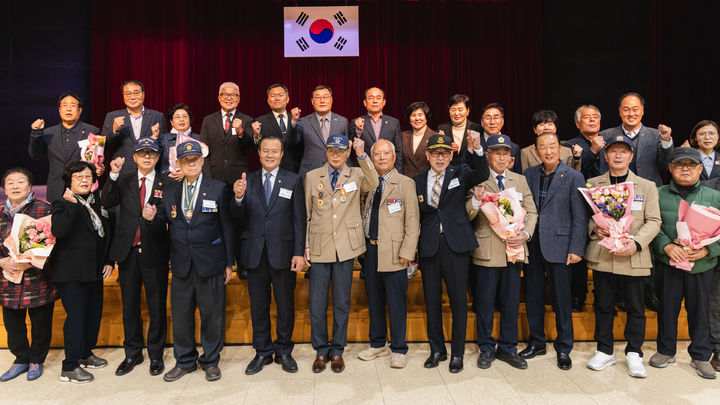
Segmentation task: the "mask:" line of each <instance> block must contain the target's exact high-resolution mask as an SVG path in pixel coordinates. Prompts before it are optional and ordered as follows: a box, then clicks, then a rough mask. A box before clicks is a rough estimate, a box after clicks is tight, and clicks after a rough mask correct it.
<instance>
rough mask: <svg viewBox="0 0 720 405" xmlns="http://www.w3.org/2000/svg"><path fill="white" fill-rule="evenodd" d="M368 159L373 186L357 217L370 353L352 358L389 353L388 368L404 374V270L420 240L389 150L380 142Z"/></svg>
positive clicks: (407, 189)
mask: <svg viewBox="0 0 720 405" xmlns="http://www.w3.org/2000/svg"><path fill="white" fill-rule="evenodd" d="M370 154H371V155H372V160H373V163H374V165H375V170H377V173H378V175H379V178H378V180H379V185H378V186H377V188H376V189H375V190H373V191H370V192H369V193H368V194H367V198H366V200H365V210H364V212H363V220H364V225H365V227H364V231H365V237H366V238H367V239H366V248H367V251H366V252H365V291H366V292H367V300H368V312H369V315H370V347H369V348H367V349H365V350H363V351H361V352H360V353H358V358H360V359H362V360H373V359H375V358H378V357H385V356H387V355H389V354H390V352H392V356H391V357H390V367H392V368H404V367H405V366H406V365H407V356H406V354H407V351H408V347H407V344H406V343H405V332H406V323H407V309H406V306H405V302H406V300H407V288H408V278H407V272H406V271H405V270H406V268H407V265H408V263H410V262H411V261H412V260H413V259H414V258H415V252H416V250H417V242H418V237H419V234H420V215H419V208H418V200H417V196H416V195H415V182H414V181H413V179H411V178H409V177H407V176H403V175H402V174H400V173H398V171H397V170H396V169H394V165H395V159H396V155H395V145H393V144H392V143H391V142H389V141H388V140H385V139H381V140H379V141H377V142H376V143H375V144H374V145H373V146H372V149H371V152H370ZM385 304H387V307H388V313H389V315H390V350H388V348H387V347H386V344H387V323H386V322H385Z"/></svg>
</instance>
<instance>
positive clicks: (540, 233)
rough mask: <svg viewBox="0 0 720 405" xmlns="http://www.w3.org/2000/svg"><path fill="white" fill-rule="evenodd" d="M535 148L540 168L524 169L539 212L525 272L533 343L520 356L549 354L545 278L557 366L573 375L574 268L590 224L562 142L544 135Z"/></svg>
mask: <svg viewBox="0 0 720 405" xmlns="http://www.w3.org/2000/svg"><path fill="white" fill-rule="evenodd" d="M535 148H536V149H537V151H538V155H540V160H541V161H542V164H539V165H537V166H533V167H530V168H528V169H527V170H525V177H526V179H527V182H528V186H530V191H531V192H532V195H533V199H534V200H535V206H536V207H537V211H538V220H537V225H536V230H535V233H534V238H533V240H532V243H531V247H530V263H529V264H528V266H527V267H526V268H525V270H526V273H525V280H526V281H527V292H526V306H527V316H528V323H529V324H530V341H529V343H528V346H527V347H526V348H525V349H524V350H523V351H521V352H520V353H519V355H520V357H522V358H524V359H531V358H533V357H535V356H537V355H543V354H545V353H546V349H545V302H544V296H545V274H547V278H548V283H549V284H550V291H551V293H552V299H553V309H554V311H555V327H556V328H557V332H558V337H557V339H555V342H554V343H553V345H554V346H555V351H556V352H557V365H558V367H559V368H560V369H562V370H569V369H570V368H571V367H572V361H571V360H570V351H571V350H572V347H573V325H572V294H571V291H570V279H571V272H570V265H571V264H573V263H577V262H579V261H580V260H582V256H583V253H584V252H585V241H586V238H587V226H588V219H587V213H586V207H585V201H584V200H583V198H582V195H581V194H580V191H578V188H579V187H584V185H585V179H584V178H583V175H582V173H580V172H578V171H576V170H573V169H572V168H570V166H567V165H566V164H565V163H563V162H561V161H560V140H559V139H558V136H557V135H556V134H554V133H552V132H545V133H543V134H540V136H538V137H537V138H536V139H535Z"/></svg>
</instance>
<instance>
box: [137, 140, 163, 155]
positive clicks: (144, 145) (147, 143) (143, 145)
mask: <svg viewBox="0 0 720 405" xmlns="http://www.w3.org/2000/svg"><path fill="white" fill-rule="evenodd" d="M143 149H150V150H152V151H155V152H160V147H159V146H158V143H157V141H156V140H154V139H152V138H147V137H146V138H140V140H139V141H138V142H137V143H136V144H135V149H134V150H133V152H138V151H141V150H143Z"/></svg>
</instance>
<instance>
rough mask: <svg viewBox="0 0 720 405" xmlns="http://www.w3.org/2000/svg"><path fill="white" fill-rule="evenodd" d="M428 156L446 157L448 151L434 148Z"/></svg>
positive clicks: (448, 154) (448, 153)
mask: <svg viewBox="0 0 720 405" xmlns="http://www.w3.org/2000/svg"><path fill="white" fill-rule="evenodd" d="M430 156H432V157H434V158H439V157H443V158H446V157H448V156H450V152H448V151H446V150H434V151H431V152H430Z"/></svg>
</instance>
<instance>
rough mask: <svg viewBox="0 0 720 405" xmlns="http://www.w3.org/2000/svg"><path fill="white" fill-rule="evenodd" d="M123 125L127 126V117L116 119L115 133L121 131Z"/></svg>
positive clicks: (114, 121)
mask: <svg viewBox="0 0 720 405" xmlns="http://www.w3.org/2000/svg"><path fill="white" fill-rule="evenodd" d="M123 125H125V117H123V116H120V117H115V119H114V120H113V132H117V131H119V130H120V128H122V127H123Z"/></svg>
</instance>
